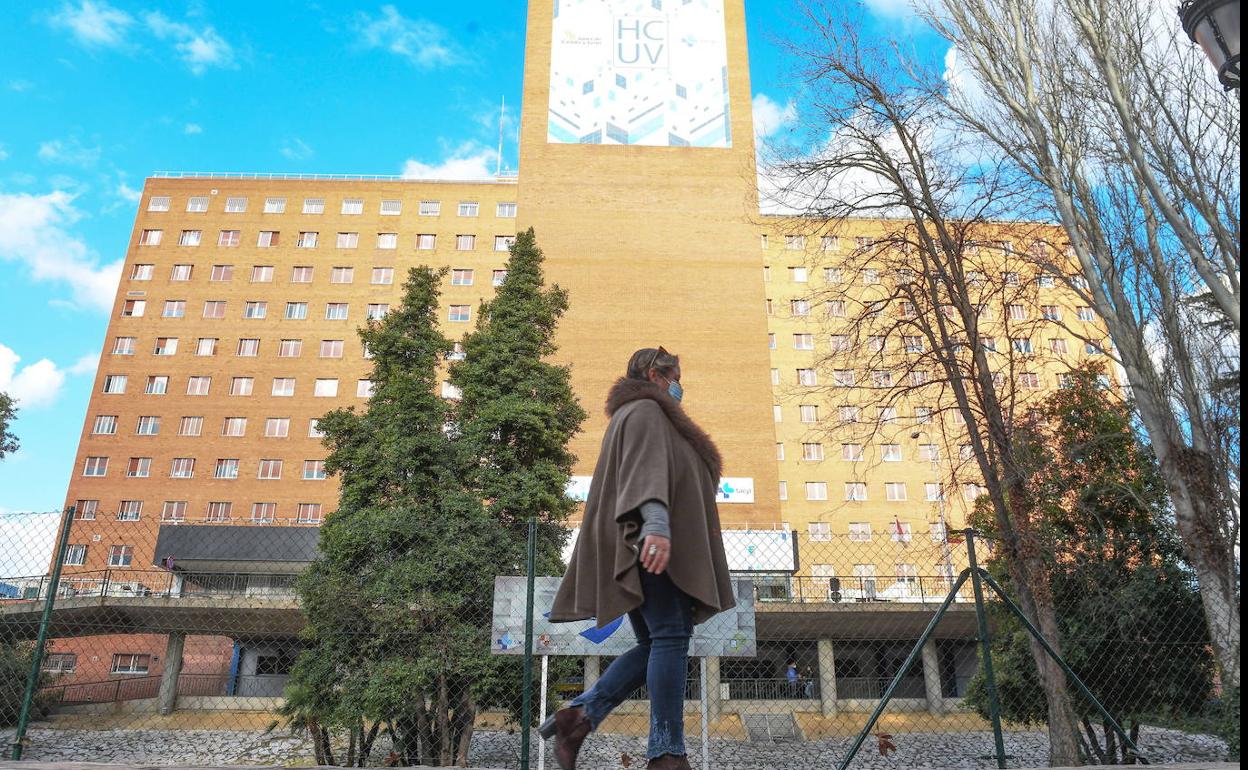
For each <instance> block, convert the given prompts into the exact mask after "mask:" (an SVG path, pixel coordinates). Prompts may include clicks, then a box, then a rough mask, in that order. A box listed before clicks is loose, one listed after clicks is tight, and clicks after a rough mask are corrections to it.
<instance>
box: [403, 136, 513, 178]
mask: <svg viewBox="0 0 1248 770" xmlns="http://www.w3.org/2000/svg"><path fill="white" fill-rule="evenodd" d="M497 169H498V151H497V150H494V149H491V148H489V147H485V146H482V145H480V144H477V143H475V142H467V143H465V144H462V145H460V146H459V147H457V148H456V149H455V150H453V151H452V152H451V153H450V156H449V157H447V158H444V159H442V160H441V161H439V162H437V163H425V162H423V161H419V160H416V159H415V158H409V159H408V160H407V162H406V163H404V164H403V172H402V173H403V176H404V177H405V178H407V179H456V180H459V179H494V178H495V171H497Z"/></svg>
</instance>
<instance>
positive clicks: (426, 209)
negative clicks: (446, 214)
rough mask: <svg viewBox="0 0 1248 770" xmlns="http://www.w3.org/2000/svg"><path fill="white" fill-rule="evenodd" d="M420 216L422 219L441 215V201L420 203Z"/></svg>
mask: <svg viewBox="0 0 1248 770" xmlns="http://www.w3.org/2000/svg"><path fill="white" fill-rule="evenodd" d="M420 215H421V216H422V217H437V216H441V215H442V202H441V201H421V202H420Z"/></svg>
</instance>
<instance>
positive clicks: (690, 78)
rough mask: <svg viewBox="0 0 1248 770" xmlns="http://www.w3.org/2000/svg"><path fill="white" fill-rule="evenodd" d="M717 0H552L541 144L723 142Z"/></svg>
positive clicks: (724, 76)
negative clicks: (544, 141) (547, 96)
mask: <svg viewBox="0 0 1248 770" xmlns="http://www.w3.org/2000/svg"><path fill="white" fill-rule="evenodd" d="M725 30H726V27H725V20H724V3H723V0H698V1H697V2H689V0H645V2H642V1H641V0H555V18H554V29H553V35H552V37H551V58H550V62H551V64H550V106H549V111H550V113H549V121H548V128H547V141H548V142H550V143H552V144H616V145H642V146H649V147H724V148H726V147H731V146H732V131H731V126H730V123H731V121H730V114H731V106H730V103H729V97H728V43H727V34H726V31H725Z"/></svg>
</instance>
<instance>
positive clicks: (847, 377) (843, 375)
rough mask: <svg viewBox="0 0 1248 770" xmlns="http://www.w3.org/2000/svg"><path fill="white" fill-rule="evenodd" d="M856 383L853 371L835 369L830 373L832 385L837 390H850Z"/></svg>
mask: <svg viewBox="0 0 1248 770" xmlns="http://www.w3.org/2000/svg"><path fill="white" fill-rule="evenodd" d="M856 383H857V376H856V375H855V374H854V370H853V369H836V370H834V371H833V372H832V384H833V385H835V386H836V387H838V388H852V387H854V385H855V384H856Z"/></svg>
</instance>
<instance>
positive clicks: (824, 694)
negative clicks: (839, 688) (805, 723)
mask: <svg viewBox="0 0 1248 770" xmlns="http://www.w3.org/2000/svg"><path fill="white" fill-rule="evenodd" d="M817 649H818V652H819V699H820V701H821V705H822V706H823V715H824V716H825V717H830V716H832V715H833V714H835V713H836V653H835V651H834V650H833V648H832V640H831V639H820V640H819V642H818V648H817Z"/></svg>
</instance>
